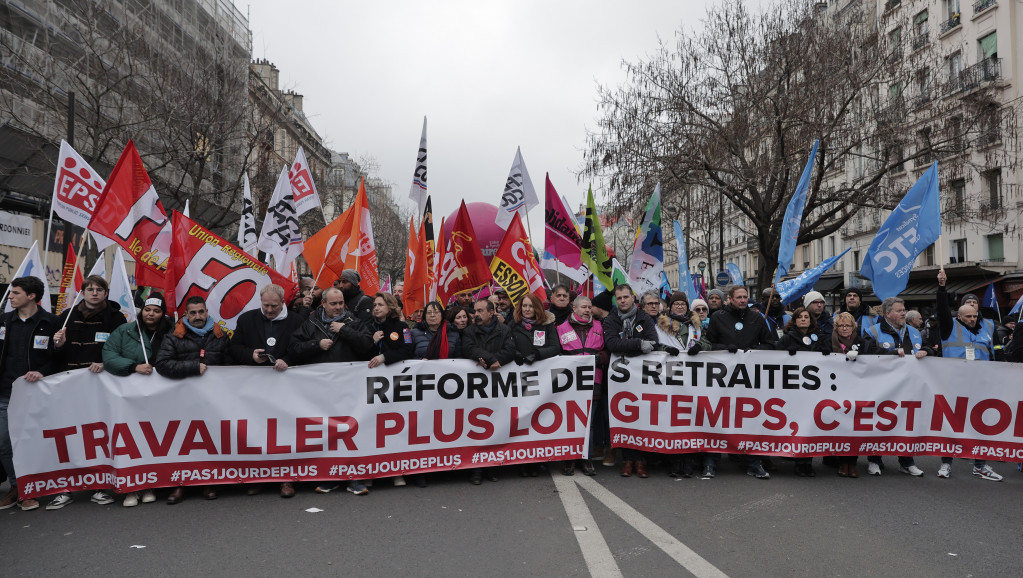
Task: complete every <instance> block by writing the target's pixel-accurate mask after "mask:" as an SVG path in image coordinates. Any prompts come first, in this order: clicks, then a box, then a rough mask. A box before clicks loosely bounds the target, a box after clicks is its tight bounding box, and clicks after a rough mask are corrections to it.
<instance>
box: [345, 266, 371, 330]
mask: <svg viewBox="0 0 1023 578" xmlns="http://www.w3.org/2000/svg"><path fill="white" fill-rule="evenodd" d="M361 281H362V276H361V275H359V272H358V271H356V270H355V269H345V270H344V271H342V272H341V277H339V278H338V280H337V288H338V289H340V290H341V293H342V294H344V297H345V305H346V306H347V307H348V310H349V311H351V312H352V315H354V316H355V318H356V319H358V320H359V321H362V322H363V323H371V322H372V321H373V298H372V297H370V296H369V295H366V294H365V293H363V291H362V289H361V288H360V287H359V283H360V282H361Z"/></svg>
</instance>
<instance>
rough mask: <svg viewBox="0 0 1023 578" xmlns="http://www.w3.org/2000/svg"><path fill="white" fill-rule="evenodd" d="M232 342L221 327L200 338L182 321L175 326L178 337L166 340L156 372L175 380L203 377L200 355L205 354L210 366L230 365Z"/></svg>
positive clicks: (156, 360)
mask: <svg viewBox="0 0 1023 578" xmlns="http://www.w3.org/2000/svg"><path fill="white" fill-rule="evenodd" d="M228 341H229V340H228V337H227V334H226V333H224V331H223V330H222V329H221V328H220V326H219V325H214V326H213V329H211V330H210V331H209V332H207V333H206V335H203V336H202V337H200V336H198V335H196V334H195V333H192V331H191V330H189V329H188V328H187V327H185V320H184V319H181V320H179V321H178V322H177V324H175V325H174V333H172V334H170V335H166V336H164V338H163V343H161V344H160V351H159V353H157V354H156V359H155V360H154V361H153V368H154V369H156V372H157V373H159V374H160V375H162V376H164V377H169V378H171V379H183V378H185V377H192V376H195V375H199V354H200V353H201V352H203V351H204V350H205V358H206V365H207V366H210V365H229V359H228V358H229V356H228V353H227V348H228Z"/></svg>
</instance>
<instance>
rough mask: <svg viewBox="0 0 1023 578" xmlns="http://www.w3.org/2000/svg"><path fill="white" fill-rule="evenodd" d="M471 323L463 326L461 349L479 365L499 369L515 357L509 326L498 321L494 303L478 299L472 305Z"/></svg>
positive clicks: (513, 342) (484, 367)
mask: <svg viewBox="0 0 1023 578" xmlns="http://www.w3.org/2000/svg"><path fill="white" fill-rule="evenodd" d="M473 321H474V325H470V326H469V327H466V328H465V334H464V335H463V337H462V339H463V342H462V352H463V354H464V355H465V357H466V358H467V359H471V360H473V361H475V362H476V365H479V366H480V367H482V368H483V369H500V368H501V366H503V365H508V364H509V363H511V362H512V361H513V360H514V359H515V341H514V339H512V333H511V327H509V326H508V325H506V324H504V323H500V322H499V320H498V318H497V311H496V308H495V307H494V303H493V302H492V301H490V300H488V299H480V300H479V301H477V302H476V303H475V304H474V305H473Z"/></svg>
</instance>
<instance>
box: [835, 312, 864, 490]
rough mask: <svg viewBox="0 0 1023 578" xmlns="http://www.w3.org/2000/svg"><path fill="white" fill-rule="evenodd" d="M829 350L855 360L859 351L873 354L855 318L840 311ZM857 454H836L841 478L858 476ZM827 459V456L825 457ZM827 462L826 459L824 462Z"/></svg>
mask: <svg viewBox="0 0 1023 578" xmlns="http://www.w3.org/2000/svg"><path fill="white" fill-rule="evenodd" d="M831 352H832V353H837V354H840V355H845V358H846V359H847V360H848V361H856V359H857V358H858V357H859V355H860V354H861V353H863V354H868V355H869V354H873V353H875V351H874V342H873V340H872V339H870V338H869V337H868V336H866V335H863V334H862V333H860V332H859V326H858V325H857V324H856V318H855V317H853V316H852V314H851V313H848V312H842V313H839V314H838V315H836V316H835V331H834V333H832V334H831ZM858 459H859V458H858V456H838V457H837V458H836V459H835V462H836V463H837V465H838V475H839V477H842V478H858V477H860V476H859V474H858V473H857V472H856V461H857V460H858ZM825 460H827V458H825ZM824 463H825V465H827V464H828V462H827V461H825V462H824Z"/></svg>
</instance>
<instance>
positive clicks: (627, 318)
mask: <svg viewBox="0 0 1023 578" xmlns="http://www.w3.org/2000/svg"><path fill="white" fill-rule="evenodd" d="M637 313H639V306H638V305H636V306H633V307H632V309H629V311H628V312H627V313H623V312H622V311H621V310H620V309H619V310H618V316H619V317H621V318H622V337H625V338H629V337H631V336H632V330H633V329H635V328H636V314H637Z"/></svg>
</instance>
